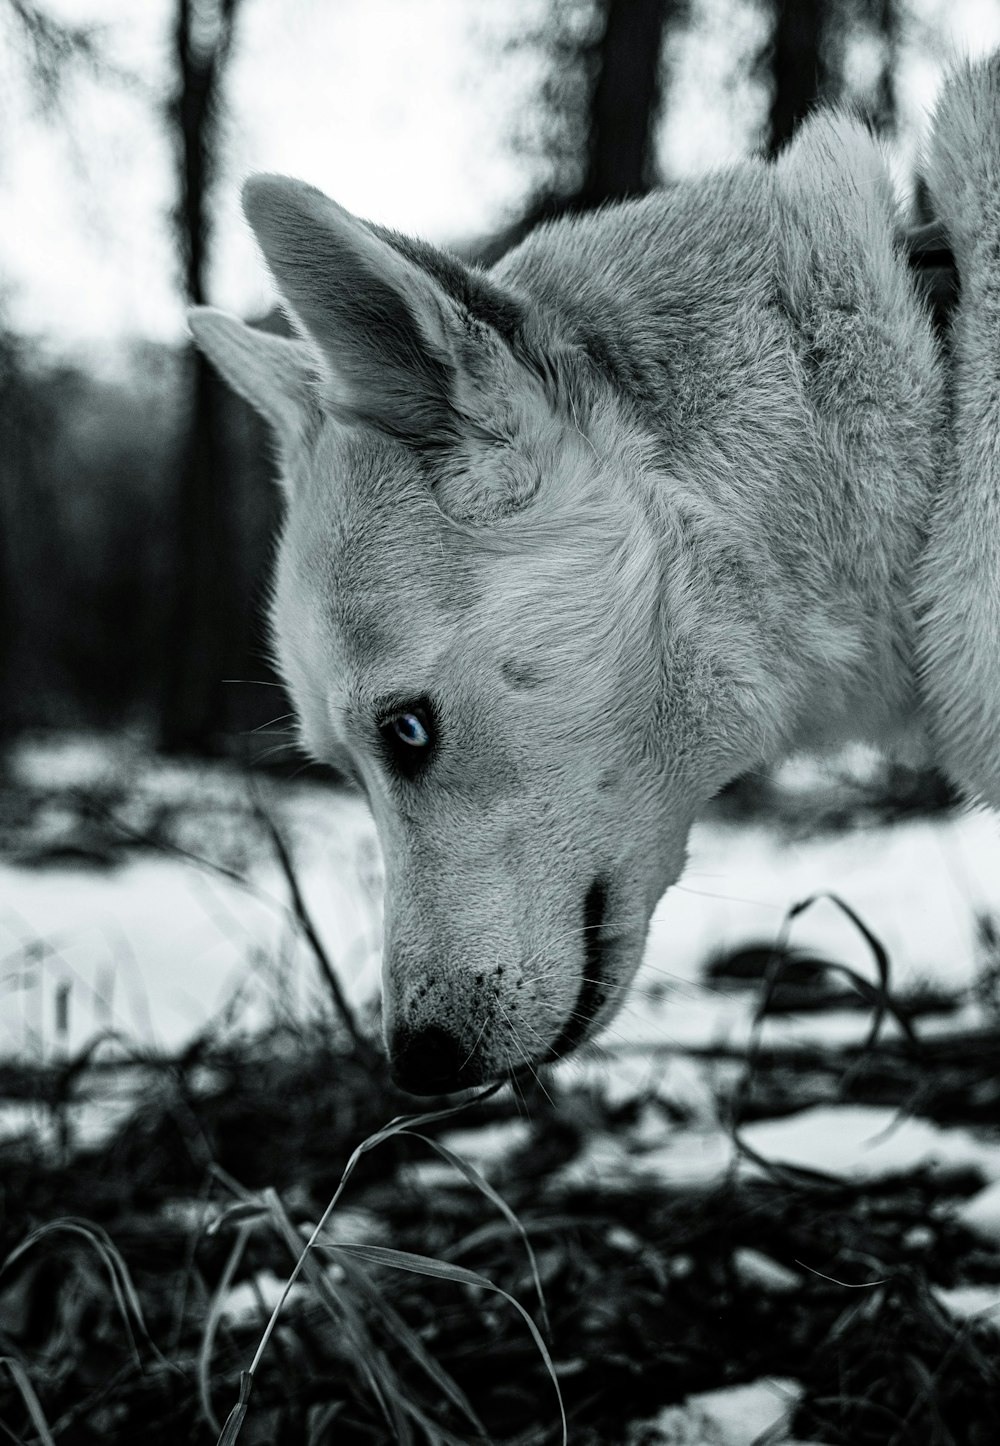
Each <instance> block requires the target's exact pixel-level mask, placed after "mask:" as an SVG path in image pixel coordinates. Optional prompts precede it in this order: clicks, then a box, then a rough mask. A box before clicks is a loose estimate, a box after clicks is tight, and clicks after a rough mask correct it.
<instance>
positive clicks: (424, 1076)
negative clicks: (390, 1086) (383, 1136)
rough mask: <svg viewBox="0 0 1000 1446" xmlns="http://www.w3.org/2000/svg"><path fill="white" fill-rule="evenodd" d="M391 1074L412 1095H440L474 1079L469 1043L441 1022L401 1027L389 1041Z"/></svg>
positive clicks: (396, 1082) (459, 1087) (395, 1081)
mask: <svg viewBox="0 0 1000 1446" xmlns="http://www.w3.org/2000/svg"><path fill="white" fill-rule="evenodd" d="M389 1052H390V1056H391V1059H392V1078H393V1081H394V1083H395V1084H397V1085H399V1087H400V1088H401V1089H404V1090H408V1091H409V1093H410V1094H411V1095H440V1094H447V1093H448V1092H449V1091H450V1090H457V1089H462V1088H464V1086H465V1085H467V1084H472V1083H474V1081H473V1079H472V1077H471V1076H472V1071H471V1069H470V1068H469V1065H470V1058H469V1056H470V1053H471V1051H470V1050H469V1048H468V1046H467V1045H464V1044H462V1043H461V1041H460V1040H457V1039H455V1038H454V1037H453V1036H452V1035H451V1034H449V1033H448V1031H447V1030H445V1029H441V1027H440V1026H439V1025H436V1024H429V1025H427V1026H425V1027H424V1028H423V1029H401V1030H399V1031H398V1032H397V1033H396V1035H395V1036H394V1038H393V1040H392V1043H391V1045H390V1050H389Z"/></svg>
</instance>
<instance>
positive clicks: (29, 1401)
mask: <svg viewBox="0 0 1000 1446" xmlns="http://www.w3.org/2000/svg"><path fill="white" fill-rule="evenodd" d="M0 1366H6V1367H7V1369H8V1371H10V1373H11V1375H12V1376H13V1378H14V1384H15V1386H16V1387H17V1389H18V1390H19V1391H20V1393H21V1400H22V1401H23V1402H24V1409H25V1410H26V1411H27V1413H28V1415H29V1416H30V1417H31V1424H32V1426H34V1428H35V1431H36V1433H37V1435H38V1440H39V1442H40V1443H41V1446H56V1443H55V1441H54V1439H53V1436H52V1432H51V1431H50V1430H49V1423H48V1422H47V1421H46V1419H45V1412H44V1411H43V1410H42V1403H41V1401H39V1399H38V1397H37V1395H36V1394H35V1388H34V1386H33V1385H32V1384H31V1377H30V1376H29V1375H28V1372H27V1371H26V1370H25V1368H24V1365H23V1363H22V1362H21V1361H19V1360H17V1359H16V1357H14V1356H0Z"/></svg>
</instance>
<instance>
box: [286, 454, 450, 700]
mask: <svg viewBox="0 0 1000 1446" xmlns="http://www.w3.org/2000/svg"><path fill="white" fill-rule="evenodd" d="M456 543H457V539H456V537H455V534H454V529H452V528H450V527H449V526H448V524H447V522H446V520H445V519H444V518H443V516H442V515H441V513H440V510H439V509H438V507H437V506H436V504H435V502H434V500H433V497H432V495H431V491H430V485H429V481H428V477H427V475H426V473H425V469H424V468H423V466H422V465H421V463H420V460H419V458H416V457H415V456H414V455H413V454H412V453H411V452H410V451H409V450H408V449H406V448H403V447H402V446H399V445H397V444H395V443H393V442H392V441H391V440H389V439H387V438H382V437H380V436H379V435H377V434H374V433H372V432H370V431H368V430H367V429H362V428H352V429H347V428H341V427H330V428H328V429H327V431H326V432H325V433H324V434H323V435H321V437H320V439H319V441H318V444H317V445H316V447H315V449H314V452H313V454H312V455H311V457H310V459H309V463H308V470H307V474H306V475H305V476H302V477H299V478H298V479H296V485H295V486H294V488H293V496H292V501H291V504H290V509H289V515H288V519H287V525H286V530H285V537H284V542H283V546H282V551H281V557H280V562H279V569H278V586H277V590H276V599H275V603H276V608H275V611H276V620H277V623H278V628H279V632H280V633H281V634H282V635H283V640H284V646H285V648H286V650H292V651H296V652H298V653H299V654H300V655H301V654H303V653H308V654H309V657H308V658H304V659H303V663H304V666H305V667H306V669H307V670H308V671H309V672H310V673H311V674H314V675H315V674H316V673H317V672H318V671H320V669H321V670H322V673H323V676H324V678H325V679H326V680H328V686H329V688H330V690H331V696H334V697H335V698H336V697H340V698H341V700H342V701H343V702H345V703H346V702H347V701H349V698H350V695H354V694H357V693H358V692H359V691H360V692H362V693H363V694H366V695H370V694H375V693H377V692H378V691H379V690H382V691H390V690H391V688H392V687H393V686H394V687H396V688H400V689H405V688H406V687H408V686H412V685H413V681H414V680H416V679H418V678H419V676H420V674H421V672H422V671H425V670H426V667H427V665H428V662H429V659H430V658H431V657H432V656H433V655H434V654H435V653H436V652H437V651H439V650H440V647H441V645H442V640H443V638H444V636H446V635H447V633H448V631H449V622H450V620H453V619H454V618H455V617H456V616H457V613H458V610H459V604H460V601H461V598H462V594H463V591H464V592H466V593H467V591H468V581H467V580H466V581H464V582H463V580H462V578H461V576H460V574H462V573H464V572H465V571H466V568H465V566H464V562H463V559H462V557H461V549H460V548H459V547H457V545H456ZM393 680H396V681H395V682H394V681H393ZM345 695H346V696H345ZM333 706H335V707H336V706H337V704H336V701H335V702H334V705H333Z"/></svg>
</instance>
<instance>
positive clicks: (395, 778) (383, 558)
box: [192, 177, 767, 1093]
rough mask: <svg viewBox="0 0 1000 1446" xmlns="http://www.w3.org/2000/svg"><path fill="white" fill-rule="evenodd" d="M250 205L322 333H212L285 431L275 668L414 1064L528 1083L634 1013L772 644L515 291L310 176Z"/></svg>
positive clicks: (255, 187)
mask: <svg viewBox="0 0 1000 1446" xmlns="http://www.w3.org/2000/svg"><path fill="white" fill-rule="evenodd" d="M244 205H245V209H246V213H247V216H248V218H249V220H250V222H251V224H252V226H253V228H254V231H255V232H256V234H257V237H258V240H259V242H260V245H261V248H262V250H263V252H264V255H265V257H266V259H267V261H268V263H269V265H270V268H271V270H272V272H273V274H274V277H275V279H276V281H277V284H278V287H279V289H280V291H281V294H282V296H283V298H284V301H285V303H286V305H287V308H288V312H289V315H290V317H291V319H292V322H293V325H294V326H295V329H296V333H297V338H298V339H295V340H290V339H287V338H282V337H276V336H273V335H268V334H264V333H261V332H258V331H254V330H252V329H250V328H248V327H246V326H244V325H243V324H242V323H241V322H238V321H237V320H235V319H234V318H232V317H228V316H225V315H224V314H222V313H220V312H216V311H212V310H209V309H198V310H196V311H194V312H193V313H192V329H193V331H194V334H195V336H196V338H197V340H198V342H199V344H200V345H201V347H202V348H203V349H204V350H205V352H207V354H208V355H209V356H210V357H211V358H212V359H213V361H214V362H215V364H216V365H217V366H218V368H219V369H220V371H221V372H222V373H223V374H224V375H225V376H226V378H227V379H228V380H229V382H230V383H231V384H232V386H233V387H234V388H235V389H236V390H237V391H238V392H240V393H241V394H243V395H244V396H245V397H246V398H247V399H248V400H249V401H251V402H252V403H253V404H254V406H255V407H256V408H258V410H259V411H260V412H262V413H263V415H264V416H265V417H266V418H267V419H268V420H269V421H270V423H271V424H272V426H273V428H274V430H275V432H276V434H277V438H278V442H279V448H280V461H281V470H282V474H283V477H284V481H285V485H286V490H287V495H288V508H287V517H286V524H285V528H284V532H283V537H282V541H281V546H280V552H279V560H278V567H277V575H276V583H275V591H274V606H273V623H274V632H275V638H276V644H277V655H278V658H279V661H280V665H281V667H282V669H283V672H284V675H285V677H286V679H287V682H288V685H289V688H290V691H291V694H292V697H293V699H294V702H295V705H296V708H297V711H298V714H299V718H300V721H301V731H302V736H303V739H304V741H305V744H306V746H307V747H308V749H309V750H310V751H311V752H312V753H313V754H314V755H315V756H316V757H318V758H320V759H324V760H327V761H329V762H332V763H334V764H335V765H336V766H338V767H339V768H340V769H341V770H342V771H344V772H346V773H348V774H349V775H351V776H352V777H353V778H354V779H356V780H357V782H358V783H359V784H360V786H361V787H362V788H363V789H364V791H365V793H366V794H367V797H368V799H369V802H370V805H371V808H372V812H373V814H374V817H375V821H376V824H377V828H378V833H379V839H380V843H381V846H382V850H383V855H384V861H385V872H386V909H385V933H384V964H383V982H384V1020H385V1029H386V1039H387V1044H388V1049H389V1052H390V1055H391V1058H392V1061H393V1065H394V1071H395V1074H396V1077H397V1079H398V1080H399V1082H400V1083H402V1084H403V1085H405V1086H406V1087H407V1088H408V1089H410V1090H412V1091H414V1092H416V1093H431V1092H437V1091H443V1090H450V1089H454V1088H456V1087H459V1086H463V1085H467V1084H474V1083H478V1082H482V1081H486V1080H489V1079H492V1078H495V1077H497V1076H500V1075H504V1074H507V1073H510V1072H515V1071H517V1070H519V1069H521V1068H524V1067H528V1066H532V1067H534V1066H535V1065H537V1064H538V1063H542V1062H547V1061H550V1060H552V1059H554V1058H556V1057H558V1056H559V1055H562V1054H564V1053H566V1052H567V1051H569V1050H570V1049H572V1048H574V1047H575V1046H577V1045H578V1044H580V1043H581V1042H582V1041H583V1040H585V1039H587V1038H589V1037H591V1036H592V1035H593V1034H594V1033H595V1031H596V1030H597V1029H598V1028H599V1027H600V1026H601V1025H602V1024H603V1023H605V1022H606V1021H607V1020H608V1019H609V1018H610V1017H611V1016H612V1015H613V1014H614V1013H615V1011H616V1010H617V1008H618V1007H619V1005H620V1004H621V1002H622V999H623V996H624V993H625V991H626V989H627V987H628V984H629V982H630V980H631V978H632V976H633V974H634V972H635V970H636V968H637V966H638V964H639V962H640V959H641V955H642V951H643V945H644V941H645V936H646V931H647V927H648V923H649V919H650V916H651V914H652V911H653V908H654V906H655V904H656V902H657V900H658V899H659V897H660V895H661V894H662V892H663V891H664V889H665V888H666V887H667V886H668V885H669V884H670V883H671V882H672V881H673V880H674V879H675V878H676V877H677V875H678V873H679V871H680V869H681V867H682V863H683V859H684V853H685V846H686V839H687V834H688V830H689V827H690V824H691V822H692V818H693V816H694V812H695V810H696V808H697V807H698V806H699V805H700V804H701V803H702V802H703V800H704V799H705V798H706V797H707V796H708V795H709V794H710V793H711V792H712V791H713V789H714V788H716V787H717V786H718V785H719V783H721V782H722V781H723V779H724V778H725V777H727V776H731V775H732V774H733V773H735V772H737V771H738V769H739V767H740V766H743V765H745V763H746V762H747V761H748V754H749V753H752V752H753V749H754V746H755V745H754V742H753V740H754V739H757V738H759V735H760V733H761V729H762V728H765V727H766V726H767V725H766V722H764V721H762V720H761V719H760V718H759V717H758V716H757V715H756V714H754V715H753V716H751V714H752V709H751V708H750V706H749V705H748V703H747V698H748V697H749V693H750V691H752V690H750V689H749V688H748V686H747V685H746V680H747V679H748V678H750V677H752V676H753V673H754V668H755V666H756V664H755V658H754V647H755V644H754V640H753V638H751V637H749V636H747V635H746V634H745V630H744V629H743V628H742V626H741V625H740V624H739V622H738V620H736V619H735V618H734V617H732V616H729V617H726V616H721V617H720V616H719V615H718V613H717V610H716V612H713V611H712V607H710V606H709V605H708V602H707V601H706V587H707V586H709V583H708V582H707V581H706V579H710V578H711V577H712V575H713V573H714V574H715V575H718V574H719V573H720V571H723V570H724V569H723V568H722V567H721V563H720V559H719V557H718V556H717V555H716V553H715V552H713V548H716V544H715V543H714V542H712V541H710V540H709V539H710V537H711V535H712V531H711V528H709V527H708V526H707V523H706V520H705V518H704V517H703V516H702V515H701V514H700V512H699V508H698V505H697V503H696V502H695V501H693V500H691V501H690V502H688V501H686V500H685V495H684V494H683V491H682V489H681V488H680V487H679V486H678V487H674V488H671V487H664V486H663V485H662V483H663V479H662V476H660V475H659V474H657V470H656V469H657V466H658V465H659V464H658V462H657V459H656V458H655V456H654V455H653V453H652V451H651V449H650V447H649V445H648V444H647V443H644V442H643V441H642V440H641V433H640V431H639V429H638V427H637V425H636V423H635V420H634V418H633V417H632V415H631V413H630V410H629V404H628V402H627V400H626V399H625V398H623V397H622V396H621V395H620V389H616V388H615V387H614V385H613V384H612V383H611V382H610V381H609V380H608V378H607V377H606V376H602V375H601V374H600V373H599V372H598V370H597V369H596V367H595V366H594V365H593V363H591V362H590V361H589V359H588V358H587V357H586V356H585V355H584V353H583V352H582V350H580V349H579V348H577V347H575V346H574V345H573V344H571V343H570V342H569V341H567V340H566V339H565V338H563V337H560V335H559V334H558V332H557V330H556V329H555V327H554V325H553V323H552V322H551V321H550V320H547V319H546V317H545V316H544V315H543V314H541V313H539V311H538V310H537V308H535V307H534V306H532V305H531V304H530V303H529V302H528V301H527V299H526V298H524V297H522V296H520V295H519V294H518V292H517V290H516V288H515V287H513V286H507V285H504V283H502V282H499V281H497V280H495V279H494V278H493V276H492V275H491V274H489V273H485V272H482V271H477V270H474V269H472V268H467V267H464V266H462V265H461V264H460V263H458V262H457V261H454V260H453V259H452V258H449V257H446V256H444V255H443V254H442V253H438V252H433V251H432V250H431V249H430V248H428V247H424V246H423V245H421V243H417V242H413V241H409V240H407V239H405V238H402V237H396V236H391V235H390V234H388V233H385V232H382V231H380V230H379V229H378V228H376V227H373V226H370V225H368V224H366V223H363V222H360V221H358V220H357V219H355V218H354V217H352V216H350V215H348V214H347V213H346V212H345V211H343V210H342V209H341V208H339V207H338V206H336V205H335V204H334V203H333V202H332V201H330V200H328V199H327V198H326V197H325V196H322V195H321V194H320V193H319V192H318V191H315V190H313V189H311V188H310V187H307V186H305V185H302V184H300V183H296V182H292V181H289V180H285V179H282V178H277V177H258V178H255V179H254V180H252V181H251V182H250V183H248V186H247V189H246V191H245V195H244ZM737 737H738V738H739V739H741V740H742V741H741V743H740V745H739V747H734V744H733V739H734V738H737Z"/></svg>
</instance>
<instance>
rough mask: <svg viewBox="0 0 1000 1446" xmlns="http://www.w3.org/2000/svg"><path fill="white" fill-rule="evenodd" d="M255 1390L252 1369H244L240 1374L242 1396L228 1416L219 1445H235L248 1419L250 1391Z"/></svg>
mask: <svg viewBox="0 0 1000 1446" xmlns="http://www.w3.org/2000/svg"><path fill="white" fill-rule="evenodd" d="M252 1390H253V1375H252V1373H251V1372H250V1371H243V1372H242V1373H241V1375H240V1398H239V1400H238V1401H237V1402H236V1405H235V1406H234V1407H233V1409H232V1410H231V1411H230V1413H229V1415H228V1416H227V1417H226V1424H225V1426H224V1427H223V1429H222V1435H221V1436H220V1437H219V1440H218V1446H235V1442H236V1438H237V1437H238V1436H239V1434H240V1429H241V1427H242V1425H243V1422H244V1420H245V1419H246V1414H247V1407H248V1406H249V1405H250V1392H251V1391H252Z"/></svg>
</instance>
